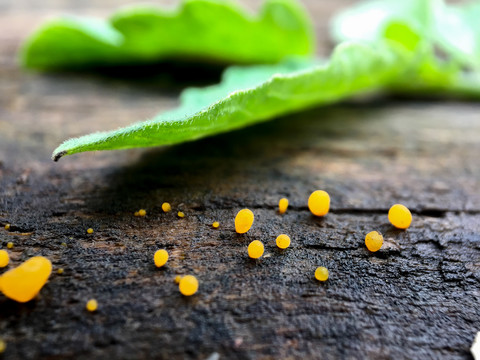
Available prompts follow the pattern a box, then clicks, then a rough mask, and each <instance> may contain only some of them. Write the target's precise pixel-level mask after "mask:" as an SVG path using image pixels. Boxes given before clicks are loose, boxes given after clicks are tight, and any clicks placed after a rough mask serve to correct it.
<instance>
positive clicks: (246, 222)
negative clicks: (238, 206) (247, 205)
mask: <svg viewBox="0 0 480 360" xmlns="http://www.w3.org/2000/svg"><path fill="white" fill-rule="evenodd" d="M253 220H254V216H253V212H252V211H251V210H249V209H243V210H240V211H239V212H238V213H237V216H235V231H236V232H237V233H239V234H245V233H246V232H247V231H248V230H250V228H251V227H252V225H253Z"/></svg>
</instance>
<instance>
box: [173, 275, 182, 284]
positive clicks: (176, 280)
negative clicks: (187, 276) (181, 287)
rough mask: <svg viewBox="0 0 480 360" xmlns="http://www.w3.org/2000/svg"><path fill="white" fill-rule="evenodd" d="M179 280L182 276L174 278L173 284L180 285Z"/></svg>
mask: <svg viewBox="0 0 480 360" xmlns="http://www.w3.org/2000/svg"><path fill="white" fill-rule="evenodd" d="M180 280H182V276H181V275H177V276H175V284H180Z"/></svg>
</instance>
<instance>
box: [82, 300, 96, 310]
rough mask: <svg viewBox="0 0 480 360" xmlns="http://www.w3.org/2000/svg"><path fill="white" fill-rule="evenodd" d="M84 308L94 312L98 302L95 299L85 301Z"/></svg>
mask: <svg viewBox="0 0 480 360" xmlns="http://www.w3.org/2000/svg"><path fill="white" fill-rule="evenodd" d="M85 308H86V309H87V310H88V311H90V312H93V311H96V310H97V309H98V302H97V300H95V299H90V300H88V301H87V305H85Z"/></svg>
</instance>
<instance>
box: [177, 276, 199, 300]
mask: <svg viewBox="0 0 480 360" xmlns="http://www.w3.org/2000/svg"><path fill="white" fill-rule="evenodd" d="M178 289H179V290H180V292H181V293H182V295H185V296H191V295H193V294H195V293H196V292H197V290H198V280H197V278H196V277H195V276H193V275H185V276H184V277H182V278H181V279H180V283H179V284H178Z"/></svg>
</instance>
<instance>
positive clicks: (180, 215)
mask: <svg viewBox="0 0 480 360" xmlns="http://www.w3.org/2000/svg"><path fill="white" fill-rule="evenodd" d="M177 216H178V217H179V218H184V217H185V214H184V213H183V212H181V211H179V212H178V213H177Z"/></svg>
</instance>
